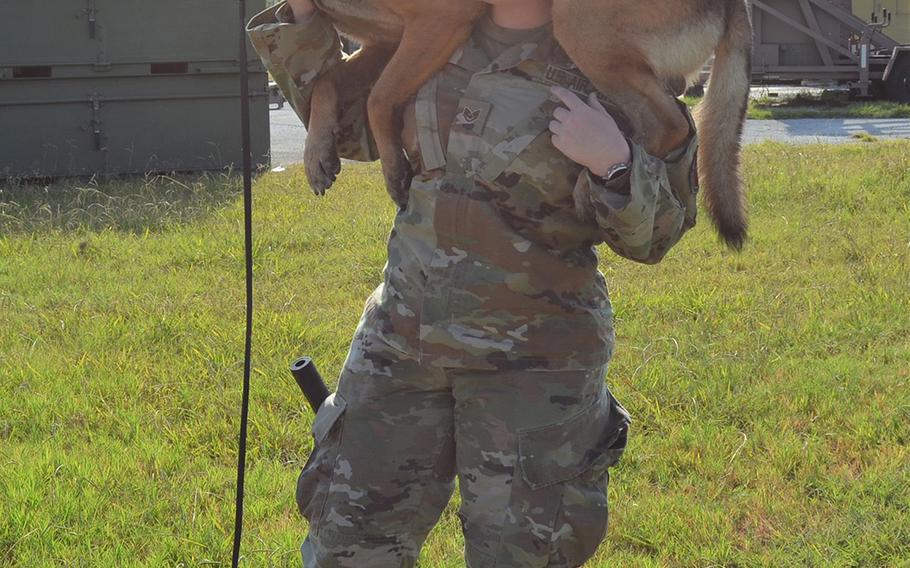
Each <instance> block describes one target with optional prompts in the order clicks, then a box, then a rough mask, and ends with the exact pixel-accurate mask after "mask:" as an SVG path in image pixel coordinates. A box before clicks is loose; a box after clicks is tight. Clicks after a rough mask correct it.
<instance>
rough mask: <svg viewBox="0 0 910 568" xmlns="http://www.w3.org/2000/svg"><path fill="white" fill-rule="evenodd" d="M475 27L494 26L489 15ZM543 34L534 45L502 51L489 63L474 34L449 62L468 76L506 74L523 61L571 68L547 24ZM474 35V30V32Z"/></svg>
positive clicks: (531, 43) (516, 46)
mask: <svg viewBox="0 0 910 568" xmlns="http://www.w3.org/2000/svg"><path fill="white" fill-rule="evenodd" d="M476 26H478V27H482V26H495V24H493V23H492V20H490V19H489V16H486V17H485V19H484V20H481V21H480V22H479V23H477V24H476ZM547 28H548V30H547V33H545V34H544V35H543V37H542V38H541V39H540V40H539V41H536V42H526V43H520V44H516V45H514V46H512V47H510V48H508V49H506V50H505V51H504V52H502V53H501V54H500V55H499V57H497V58H496V59H494V60H493V61H490V58H489V57H488V56H487V54H486V52H484V50H483V48H482V47H481V45H480V44H479V43H478V41H477V39H476V37H475V34H473V33H472V34H471V36H470V37H469V38H468V41H467V42H465V44H464V45H463V46H462V47H461V49H459V50H458V51H456V52H455V54H454V55H453V56H452V58H451V59H450V60H449V63H451V64H453V65H456V66H458V67H461V68H463V69H465V70H467V71H469V72H471V73H495V72H498V71H506V70H508V69H511V68H513V67H516V66H518V65H520V64H521V63H524V62H525V61H537V62H541V63H546V62H552V61H554V59H555V60H558V61H560V62H564V63H566V64H568V65H571V61H570V60H569V58H568V57H566V56H565V53H564V52H563V51H562V49H561V48H560V47H559V44H558V43H557V42H556V38H554V37H553V25H552V23H551V24H548V25H547ZM475 33H476V30H475Z"/></svg>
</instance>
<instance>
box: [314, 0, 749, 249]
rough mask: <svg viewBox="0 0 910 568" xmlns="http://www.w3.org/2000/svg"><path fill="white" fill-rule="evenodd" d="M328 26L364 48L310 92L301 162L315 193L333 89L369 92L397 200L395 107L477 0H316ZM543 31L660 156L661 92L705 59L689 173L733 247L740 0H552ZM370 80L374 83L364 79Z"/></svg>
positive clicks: (404, 184)
mask: <svg viewBox="0 0 910 568" xmlns="http://www.w3.org/2000/svg"><path fill="white" fill-rule="evenodd" d="M317 4H318V7H319V9H321V10H322V11H323V12H324V13H325V14H327V15H328V16H329V17H330V18H331V19H332V21H333V22H334V24H335V26H336V27H337V28H338V30H339V31H340V32H341V33H343V34H345V35H348V36H350V37H353V38H354V39H357V40H358V41H360V42H361V43H362V44H363V46H364V47H363V49H362V50H361V51H360V52H359V53H357V54H356V55H355V56H353V57H351V58H349V59H347V60H346V61H345V62H344V64H342V65H341V66H339V67H336V68H335V69H333V71H331V72H329V73H327V74H326V76H324V77H323V78H321V79H320V81H319V83H318V84H317V86H316V89H315V90H314V93H313V99H312V103H311V104H312V107H311V121H310V133H309V137H308V141H307V149H306V154H305V161H306V167H307V175H308V177H309V180H310V183H311V185H312V186H313V188H314V190H315V191H316V192H317V193H320V194H321V193H324V191H325V190H326V189H327V188H328V187H329V186H331V184H332V182H333V181H334V179H335V176H336V175H337V173H338V171H339V170H340V162H339V160H338V156H337V153H336V151H335V147H334V136H335V131H336V129H337V123H338V113H339V95H338V93H339V92H340V89H369V88H370V85H372V90H371V93H370V97H369V101H368V114H369V120H370V127H371V130H372V132H373V136H374V138H375V140H376V145H377V149H378V151H379V155H380V157H381V159H382V168H383V173H384V176H385V181H386V186H387V188H388V190H389V193H390V195H391V196H392V199H393V200H394V201H395V202H396V203H397V204H398V205H399V207H402V208H403V207H404V206H405V205H406V204H407V193H408V187H409V185H410V177H411V173H410V170H409V166H408V162H407V160H406V159H405V156H404V153H403V151H402V148H401V146H402V144H401V139H400V132H401V128H400V117H399V115H398V110H399V109H400V108H401V106H402V105H403V104H404V103H405V102H406V101H407V100H408V99H409V98H410V97H411V96H412V95H414V94H415V93H416V92H417V90H418V89H419V88H420V86H421V85H422V84H423V83H424V82H425V81H427V80H428V79H429V78H430V77H432V75H433V74H434V73H435V72H436V71H437V70H438V69H440V68H441V67H442V66H443V65H444V64H445V62H446V61H447V60H448V59H449V57H450V56H451V55H452V53H453V52H454V51H455V50H456V49H457V48H458V46H459V45H460V44H461V43H463V42H464V41H465V40H466V39H467V37H468V34H469V33H470V30H471V26H472V23H473V22H474V21H475V20H476V19H477V18H479V17H480V16H481V15H482V14H483V13H484V11H485V6H486V4H485V3H483V2H480V1H474V0H318V2H317ZM553 22H554V33H555V35H556V37H557V39H558V40H559V42H560V44H561V45H562V47H563V48H564V49H565V50H566V53H567V54H568V55H569V57H570V58H571V59H572V60H573V61H574V62H575V63H576V64H577V65H578V67H579V68H580V69H581V71H582V72H583V73H584V74H585V75H586V76H587V77H588V78H589V79H590V80H591V82H592V83H593V84H594V86H595V87H597V90H598V91H600V92H601V93H603V94H605V95H607V96H608V97H609V98H610V99H611V100H612V101H613V102H614V103H615V104H616V105H617V106H618V107H619V108H620V109H622V111H623V113H624V114H625V116H626V117H627V119H628V121H629V123H630V125H631V127H632V132H631V133H630V136H631V137H632V138H633V139H635V140H636V141H638V142H639V143H641V144H642V145H643V146H644V147H645V148H647V149H648V151H649V153H651V154H653V155H655V156H659V157H663V156H665V155H666V154H667V153H668V152H670V151H671V150H672V149H673V148H675V147H676V146H678V145H679V144H680V143H681V142H682V141H683V140H684V139H685V137H686V135H687V133H688V124H687V122H686V120H685V118H684V117H683V116H682V114H681V113H680V112H679V110H678V109H677V108H676V106H675V103H674V101H673V100H672V97H674V96H676V95H677V94H679V90H680V88H681V87H682V86H683V85H685V84H686V82H688V79H689V78H691V77H693V76H694V75H696V74H697V73H698V72H699V70H700V69H701V67H702V65H703V64H704V62H705V61H706V60H707V59H708V58H709V57H710V56H711V54H712V52H713V53H714V54H715V62H714V66H713V70H712V74H711V81H710V83H709V85H708V90H707V94H706V97H705V99H704V101H703V102H702V103H701V104H700V105H699V106H698V108H697V109H696V110H695V113H694V114H695V118H696V123H697V126H698V131H699V139H700V148H699V157H698V172H699V179H700V181H701V187H702V193H703V195H704V199H705V203H706V205H707V209H708V213H709V215H710V216H711V218H712V220H713V221H714V223H715V225H716V227H717V229H718V232H719V233H720V236H721V238H722V239H723V240H724V241H725V242H726V243H727V244H728V245H729V246H731V247H732V248H735V249H739V248H740V247H741V246H742V244H743V242H744V240H745V238H746V229H747V220H746V208H745V196H744V191H743V184H742V179H741V177H740V174H739V161H740V137H741V134H742V128H743V123H744V121H745V115H746V107H747V103H748V95H749V84H750V78H751V59H750V53H751V49H752V25H751V21H750V16H749V8H748V6H747V4H746V0H553ZM374 81H375V84H374Z"/></svg>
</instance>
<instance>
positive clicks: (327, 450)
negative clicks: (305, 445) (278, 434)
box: [297, 393, 347, 534]
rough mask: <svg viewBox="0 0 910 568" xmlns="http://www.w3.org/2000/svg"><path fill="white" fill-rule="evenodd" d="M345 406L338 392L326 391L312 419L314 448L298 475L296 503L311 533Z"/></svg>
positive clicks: (330, 470) (327, 483) (327, 484)
mask: <svg viewBox="0 0 910 568" xmlns="http://www.w3.org/2000/svg"><path fill="white" fill-rule="evenodd" d="M346 407H347V402H346V401H345V400H344V398H343V397H342V396H341V395H340V394H338V393H333V394H331V395H329V397H328V398H327V399H326V400H325V402H324V403H323V404H322V406H320V407H319V411H318V412H316V418H315V420H314V421H313V429H312V432H313V451H312V452H311V453H310V457H309V459H307V462H306V465H304V466H303V470H302V471H301V472H300V476H299V477H298V478H297V507H298V509H299V510H300V514H301V515H303V516H304V517H305V518H306V519H307V521H309V523H310V532H311V533H313V534H316V533H317V532H318V530H319V526H318V525H319V521H320V518H321V517H322V512H323V509H324V508H325V502H326V498H327V497H328V494H329V487H330V486H331V484H332V475H333V472H334V470H335V461H336V458H337V457H338V446H339V443H340V441H341V431H342V430H343V427H344V420H342V417H343V416H344V411H345V408H346Z"/></svg>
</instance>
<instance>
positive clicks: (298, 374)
mask: <svg viewBox="0 0 910 568" xmlns="http://www.w3.org/2000/svg"><path fill="white" fill-rule="evenodd" d="M291 374H292V375H294V380H295V381H297V386H299V387H300V390H301V391H302V392H303V396H305V397H306V399H307V402H309V403H310V406H311V407H312V408H313V412H316V411H318V410H319V407H320V406H322V403H323V402H324V401H325V399H327V398H328V397H329V389H328V388H327V387H326V386H325V381H323V380H322V376H321V375H320V374H319V371H318V370H317V369H316V363H314V362H313V360H312V359H310V358H309V357H301V358H300V359H297V360H296V361H294V362H293V363H291Z"/></svg>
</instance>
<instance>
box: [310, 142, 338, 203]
mask: <svg viewBox="0 0 910 568" xmlns="http://www.w3.org/2000/svg"><path fill="white" fill-rule="evenodd" d="M303 163H304V166H305V167H306V177H307V180H308V181H309V182H310V188H311V189H312V190H313V193H315V194H316V195H325V192H326V191H327V190H328V189H329V188H330V187H332V184H333V183H335V178H336V177H338V173H339V172H341V159H340V158H339V157H338V151H337V150H336V149H335V137H334V136H333V135H331V134H330V135H326V136H309V137H307V141H306V149H305V150H304V152H303Z"/></svg>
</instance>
